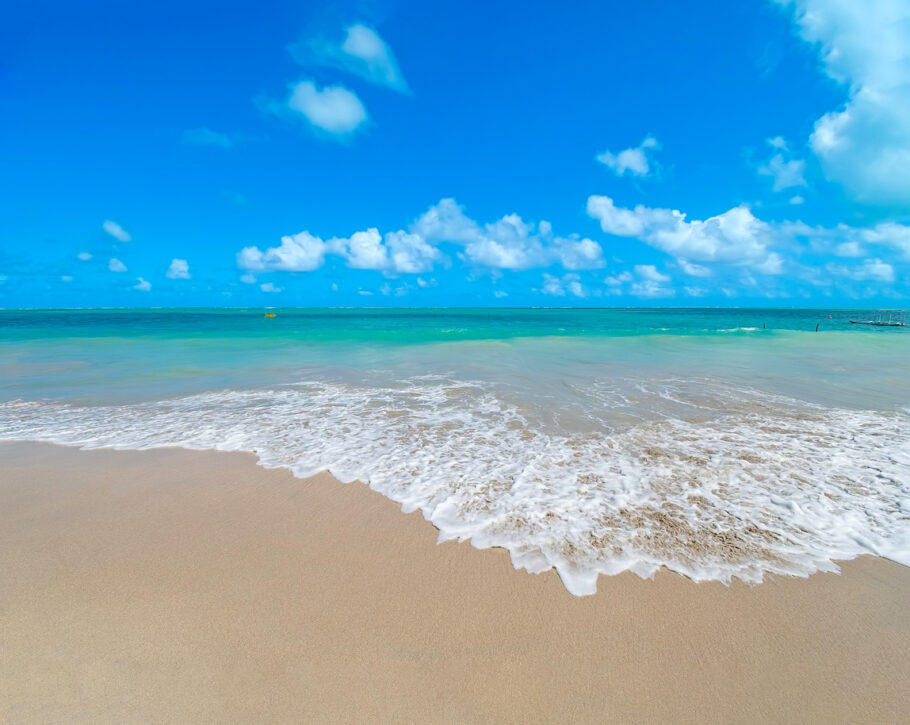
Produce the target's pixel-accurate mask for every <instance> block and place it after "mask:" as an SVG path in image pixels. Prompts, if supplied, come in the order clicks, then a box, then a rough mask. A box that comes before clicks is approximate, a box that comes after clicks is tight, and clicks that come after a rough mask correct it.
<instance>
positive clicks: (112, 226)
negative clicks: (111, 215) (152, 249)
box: [101, 219, 132, 242]
mask: <svg viewBox="0 0 910 725" xmlns="http://www.w3.org/2000/svg"><path fill="white" fill-rule="evenodd" d="M101 228H102V229H103V230H104V231H105V232H107V233H108V234H110V235H111V236H112V237H113V238H114V239H116V240H117V241H118V242H128V241H130V239H132V237H131V236H130V233H129V232H128V231H126V229H124V228H123V227H122V226H120V225H119V224H118V223H117V222H115V221H111V220H110V219H105V220H104V224H102V225H101Z"/></svg>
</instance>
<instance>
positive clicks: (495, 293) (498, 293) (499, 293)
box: [493, 289, 509, 300]
mask: <svg viewBox="0 0 910 725" xmlns="http://www.w3.org/2000/svg"><path fill="white" fill-rule="evenodd" d="M493 296H494V297H495V298H496V299H500V300H501V299H502V298H503V297H508V296H509V293H508V292H506V291H505V290H501V289H494V290H493Z"/></svg>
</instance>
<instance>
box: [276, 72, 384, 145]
mask: <svg viewBox="0 0 910 725" xmlns="http://www.w3.org/2000/svg"><path fill="white" fill-rule="evenodd" d="M269 108H270V110H272V111H274V112H276V113H278V114H279V115H286V112H287V110H290V111H291V112H293V113H294V114H297V115H298V116H301V117H303V119H304V120H305V121H306V122H307V123H308V124H309V125H310V126H311V127H312V128H314V129H316V130H318V131H323V132H325V133H327V134H329V135H330V136H334V137H337V138H346V137H349V136H350V135H351V134H353V133H354V132H355V131H357V130H359V129H362V128H363V127H364V126H365V125H366V124H367V122H368V121H369V116H368V115H367V110H366V108H364V105H363V103H361V102H360V98H358V97H357V94H356V93H354V92H353V91H350V90H348V89H347V88H345V87H344V86H341V85H336V86H324V87H322V88H320V87H319V86H317V85H316V83H314V82H313V81H311V80H303V81H300V82H299V83H296V84H294V85H293V86H291V92H290V95H289V96H288V99H287V101H286V103H285V104H284V106H283V107H280V106H277V105H275V104H271V105H270V106H269Z"/></svg>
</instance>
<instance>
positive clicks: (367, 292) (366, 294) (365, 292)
mask: <svg viewBox="0 0 910 725" xmlns="http://www.w3.org/2000/svg"><path fill="white" fill-rule="evenodd" d="M357 294H359V295H362V296H363V297H372V296H373V293H372V292H370V290H368V289H359V290H357Z"/></svg>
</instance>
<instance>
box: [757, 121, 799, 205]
mask: <svg viewBox="0 0 910 725" xmlns="http://www.w3.org/2000/svg"><path fill="white" fill-rule="evenodd" d="M768 144H769V145H770V146H771V147H772V148H775V149H777V153H776V154H774V155H773V156H772V157H771V158H770V159H769V160H768V161H767V162H766V163H765V164H763V165H761V166H759V167H758V173H759V174H760V175H761V176H769V177H771V179H772V183H771V188H772V189H774V191H782V190H783V189H790V188H792V187H794V186H805V185H806V178H805V172H806V162H805V161H803V160H802V159H794V158H791V157H790V151H789V148H788V147H787V142H786V141H785V140H784V139H783V138H782V137H780V136H777V137H776V138H770V139H768ZM797 198H798V199H800V201H799V202H797V203H802V198H801V197H793V199H797ZM793 199H791V200H790V202H791V203H793Z"/></svg>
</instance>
